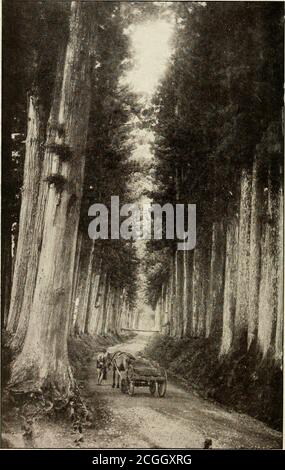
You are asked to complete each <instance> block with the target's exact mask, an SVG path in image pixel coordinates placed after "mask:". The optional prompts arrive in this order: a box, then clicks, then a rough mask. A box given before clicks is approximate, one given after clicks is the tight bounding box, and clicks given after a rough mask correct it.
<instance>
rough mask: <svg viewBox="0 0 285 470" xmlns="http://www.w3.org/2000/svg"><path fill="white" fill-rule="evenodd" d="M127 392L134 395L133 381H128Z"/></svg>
mask: <svg viewBox="0 0 285 470" xmlns="http://www.w3.org/2000/svg"><path fill="white" fill-rule="evenodd" d="M128 393H129V395H131V396H132V395H134V393H135V386H134V383H133V382H129V383H128Z"/></svg>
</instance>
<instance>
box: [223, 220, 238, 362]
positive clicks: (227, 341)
mask: <svg viewBox="0 0 285 470" xmlns="http://www.w3.org/2000/svg"><path fill="white" fill-rule="evenodd" d="M238 233H239V223H238V220H237V218H236V217H235V216H233V218H232V220H231V221H229V222H228V226H227V235H226V239H227V240H226V260H225V285H224V302H223V332H222V343H221V350H220V354H221V355H225V354H227V353H228V352H229V350H230V348H231V346H232V342H233V336H234V322H235V311H236V291H237V263H238Z"/></svg>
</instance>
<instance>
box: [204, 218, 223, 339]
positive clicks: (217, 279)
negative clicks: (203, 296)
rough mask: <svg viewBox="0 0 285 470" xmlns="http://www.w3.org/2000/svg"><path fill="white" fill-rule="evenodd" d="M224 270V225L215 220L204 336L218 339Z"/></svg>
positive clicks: (220, 326) (220, 330) (219, 336)
mask: <svg viewBox="0 0 285 470" xmlns="http://www.w3.org/2000/svg"><path fill="white" fill-rule="evenodd" d="M224 271H225V227H224V223H223V222H215V223H214V224H213V229H212V250H211V266H210V282H209V293H208V303H207V318H206V336H207V337H209V336H212V338H213V339H215V340H218V341H219V340H220V339H221V335H222V329H223V298H224Z"/></svg>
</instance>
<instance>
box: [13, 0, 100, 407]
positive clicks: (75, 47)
mask: <svg viewBox="0 0 285 470" xmlns="http://www.w3.org/2000/svg"><path fill="white" fill-rule="evenodd" d="M93 10H94V6H93V5H91V4H89V3H86V2H77V1H76V2H72V4H71V19H70V36H69V42H68V45H67V50H66V56H65V65H64V74H63V80H62V87H61V96H60V106H59V112H58V122H57V124H58V128H60V129H61V132H60V134H59V135H58V139H57V140H56V142H55V143H54V146H53V147H52V148H50V151H51V157H52V173H51V174H50V175H49V176H48V178H47V181H46V182H45V183H46V185H48V194H47V200H46V202H45V206H44V207H43V208H42V209H43V210H44V230H43V238H42V247H41V253H40V259H39V266H38V275H37V279H36V286H35V291H34V298H33V304H32V309H31V314H30V319H29V325H28V330H27V334H26V338H25V342H24V346H23V349H22V351H21V353H20V355H19V356H18V357H17V359H16V361H15V363H14V364H13V367H12V375H11V381H10V387H11V388H12V390H14V391H17V392H24V393H26V392H30V391H40V392H44V393H45V392H46V393H48V394H49V395H50V397H51V399H52V400H54V401H57V400H58V399H60V400H62V399H68V398H69V396H70V393H71V392H72V387H73V378H72V374H71V370H70V366H69V360H68V353H67V336H68V325H69V314H70V307H71V297H72V281H73V272H74V262H75V251H76V241H77V232H78V222H79V211H80V204H81V198H82V188H83V176H84V164H85V157H84V151H85V146H86V140H87V130H88V119H89V111H90V101H91V81H90V80H91V77H90V71H91V62H90V59H91V57H90V52H91V48H92V47H93V28H92V26H93V25H92V17H93V15H92V12H93ZM44 165H49V159H48V158H46V159H45V161H44ZM38 210H39V207H38Z"/></svg>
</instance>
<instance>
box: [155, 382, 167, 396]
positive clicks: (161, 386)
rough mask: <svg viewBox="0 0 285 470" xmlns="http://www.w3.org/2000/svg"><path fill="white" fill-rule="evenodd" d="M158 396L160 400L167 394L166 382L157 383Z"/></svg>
mask: <svg viewBox="0 0 285 470" xmlns="http://www.w3.org/2000/svg"><path fill="white" fill-rule="evenodd" d="M157 394H158V396H159V397H160V398H163V397H164V396H165V394H166V381H165V382H159V383H157Z"/></svg>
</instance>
